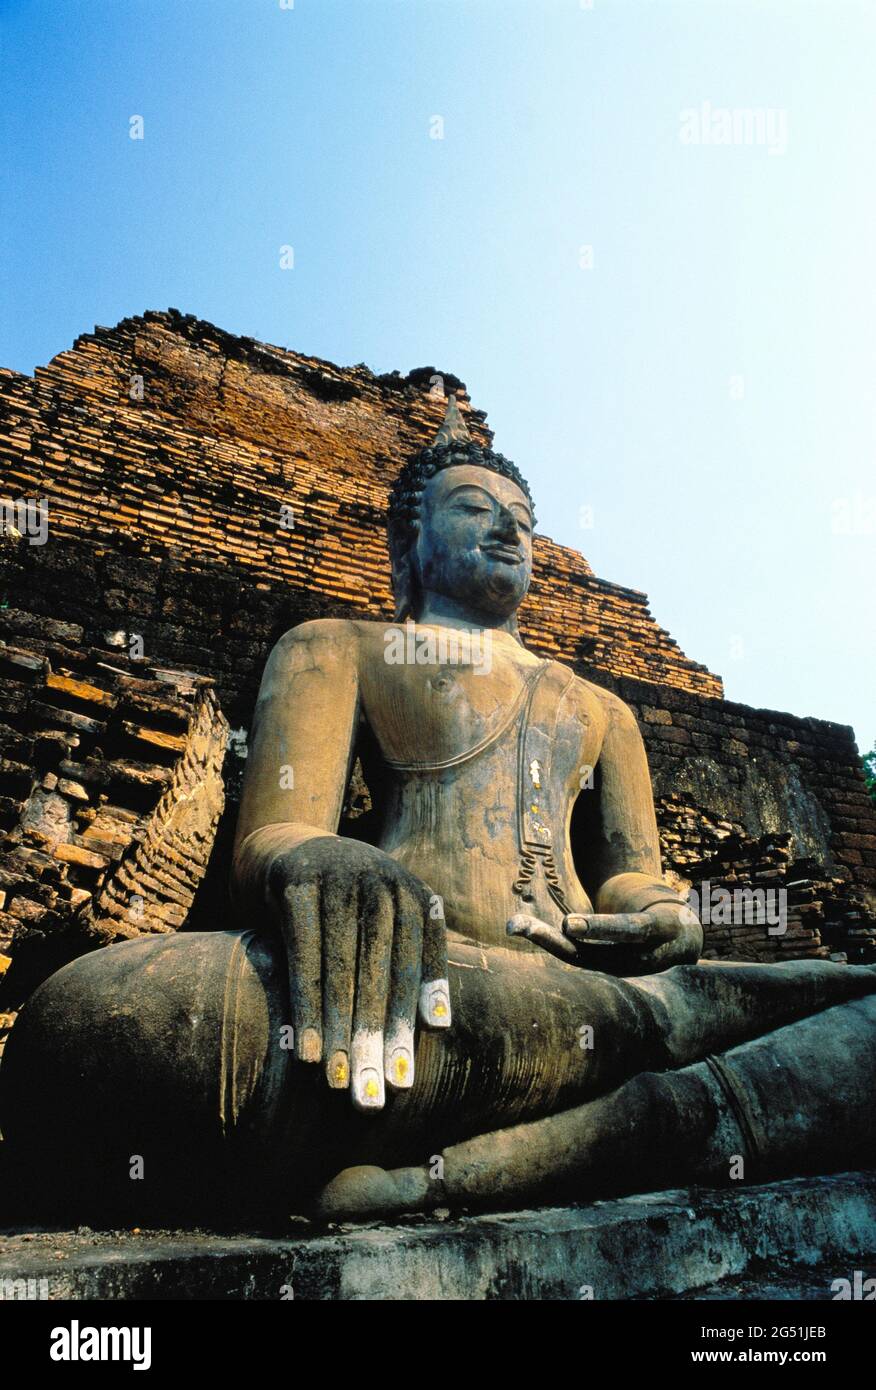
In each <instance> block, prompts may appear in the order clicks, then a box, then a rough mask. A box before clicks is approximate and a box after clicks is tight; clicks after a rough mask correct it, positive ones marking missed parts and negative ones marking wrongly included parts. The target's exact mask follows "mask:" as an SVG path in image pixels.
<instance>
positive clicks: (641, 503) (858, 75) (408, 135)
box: [0, 0, 876, 748]
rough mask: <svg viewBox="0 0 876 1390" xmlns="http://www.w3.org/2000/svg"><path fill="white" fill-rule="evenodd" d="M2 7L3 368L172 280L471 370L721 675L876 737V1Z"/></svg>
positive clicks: (554, 493)
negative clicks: (287, 256) (290, 262)
mask: <svg viewBox="0 0 876 1390" xmlns="http://www.w3.org/2000/svg"><path fill="white" fill-rule="evenodd" d="M0 16H2V35H3V38H2V44H3V55H2V62H3V89H2V97H0V120H2V130H0V137H2V147H3V150H4V177H3V187H2V218H0V255H2V259H3V264H4V266H5V272H4V276H3V285H2V301H0V364H2V365H4V366H11V367H14V368H16V369H17V370H19V371H26V372H31V371H32V370H33V368H34V366H35V365H36V364H39V363H44V362H46V361H48V360H49V359H50V358H51V357H52V356H53V355H54V354H55V353H56V352H59V351H61V350H62V349H63V348H65V347H66V346H68V345H69V344H70V343H71V342H72V341H73V339H74V338H75V337H76V335H77V334H79V333H82V332H87V331H90V330H91V328H92V327H93V325H94V324H95V323H100V324H113V323H116V322H117V321H118V320H119V319H120V318H122V317H124V316H125V315H127V314H136V313H141V312H143V310H145V309H147V308H148V309H164V308H167V307H168V306H171V305H173V306H175V307H177V308H179V309H181V310H182V311H183V312H188V313H194V314H197V315H199V316H200V317H202V318H206V319H209V320H211V321H213V322H215V323H217V324H219V325H220V326H221V327H223V328H225V329H228V330H230V331H232V332H237V333H245V334H250V335H252V336H254V337H258V338H263V339H266V340H268V341H270V342H273V343H278V344H282V345H284V346H288V347H291V348H294V349H297V350H299V351H303V352H307V353H313V354H316V355H318V356H321V357H326V358H329V359H331V360H333V361H336V362H339V363H355V362H360V361H363V362H366V363H367V364H368V365H369V366H370V367H372V368H374V370H376V371H388V370H391V369H393V368H398V369H399V370H401V371H407V370H408V369H410V368H412V367H415V366H423V365H428V364H431V365H434V366H436V367H437V368H439V369H442V368H443V369H445V370H448V371H453V372H455V373H457V374H458V375H459V376H461V377H462V378H463V379H464V380H465V381H466V382H467V384H468V387H469V390H470V391H471V394H472V397H473V400H474V402H475V404H477V405H479V406H481V407H483V408H485V409H486V410H487V411H488V414H489V419H490V423H491V425H492V427H493V428H494V430H495V432H496V445H497V447H498V448H500V449H501V450H502V451H503V452H504V453H506V454H508V455H509V456H510V457H512V458H513V459H515V461H516V462H517V463H518V464H519V465H520V467H521V469H522V470H523V472H524V474H525V475H526V476H527V477H528V479H529V481H530V483H531V485H532V488H533V491H534V493H535V495H536V500H537V502H538V510H539V517H540V529H541V530H543V531H544V532H546V533H547V534H549V535H552V536H553V537H554V538H555V539H556V540H558V541H561V542H563V543H565V544H567V545H572V546H575V547H576V548H577V549H580V550H582V551H583V552H584V553H585V554H586V555H587V557H588V559H589V560H590V561H591V563H592V564H593V566H594V568H595V570H596V571H597V573H598V574H600V575H602V576H604V577H605V578H608V579H611V580H614V581H615V582H617V583H621V584H627V585H630V586H632V587H635V588H641V589H645V590H646V591H647V592H648V594H649V595H650V599H651V606H652V611H653V612H654V615H655V617H656V618H657V620H658V621H659V622H660V623H662V624H663V625H664V626H665V627H667V628H668V629H669V631H670V632H671V633H672V634H673V636H675V637H676V639H677V640H678V641H679V642H680V644H681V645H682V647H683V648H684V650H685V651H686V652H688V654H689V655H691V656H692V657H694V658H695V659H697V660H700V661H704V662H705V663H706V664H707V665H709V666H710V667H711V668H712V669H713V670H715V671H718V672H719V673H721V674H722V675H723V676H724V678H725V682H726V689H727V695H728V697H729V698H731V699H738V700H742V701H744V702H746V703H748V704H752V705H756V706H766V707H773V708H777V709H787V710H790V711H792V712H793V713H795V714H801V715H805V714H815V715H818V716H820V717H822V718H829V719H835V720H838V721H840V722H842V723H850V724H853V725H854V727H855V729H856V732H857V736H858V741H859V744H860V746H861V747H862V748H868V747H871V746H872V745H873V742H874V739H876V709H874V703H876V702H874V689H876V656H874V640H873V591H874V551H876V504H874V497H876V469H874V457H876V404H874V402H876V391H874V380H876V334H874V328H873V325H874V321H876V315H874V310H876V256H874V254H873V244H874V214H876V180H874V177H873V175H874V160H873V148H874V136H876V83H874V82H873V77H872V74H873V69H874V58H876V5H874V4H873V3H870V0H860V3H857V2H853V0H751V3H741V0H721V3H714V0H696V2H695V0H684V2H683V3H673V0H593V4H592V7H588V6H587V5H581V4H580V3H579V0H295V3H294V5H293V6H292V7H291V8H284V7H283V6H282V3H281V0H0ZM704 104H708V105H704ZM723 112H727V113H729V115H728V116H727V117H726V118H725V117H724V116H723V115H722V113H723ZM682 113H687V114H686V115H683V114H682ZM691 113H693V114H691ZM746 113H748V114H747V115H746ZM758 114H759V116H760V120H761V122H762V124H761V125H760V126H757V125H756V124H755V118H756V117H757V116H758ZM134 115H140V116H142V117H143V121H144V128H143V133H144V138H143V139H142V140H131V139H130V138H129V129H130V125H129V123H130V118H131V117H132V116H134ZM734 116H735V120H736V126H735V128H734V125H733V121H734ZM436 117H440V118H441V121H442V122H443V130H442V129H441V126H440V125H439V124H438V123H437V122H436V120H435V118H436ZM725 120H727V121H728V122H729V125H728V126H727V127H726V129H727V130H729V131H730V134H731V139H730V142H729V143H719V141H720V140H722V138H723V134H722V132H724V130H725V126H724V125H722V122H723V121H725ZM746 121H750V122H751V125H750V126H748V127H746V124H745V123H746ZM768 122H771V124H768ZM746 128H747V129H748V130H749V133H751V132H753V134H752V135H751V140H750V143H744V131H745V130H746ZM734 130H735V137H736V139H735V143H734V142H733V139H732V136H733V134H734ZM685 131H686V132H687V135H686V137H685V138H682V137H683V134H684V132H685ZM691 131H693V132H694V135H696V134H698V135H699V137H700V138H699V142H698V143H694V142H693V141H692V139H691ZM436 134H442V135H443V138H433V137H434V136H435V135H436ZM706 136H711V137H712V138H711V139H709V140H708V142H706V139H705V137H706ZM284 245H291V246H292V247H294V269H292V270H282V269H281V268H280V248H281V246H284ZM586 247H589V248H591V250H590V251H589V252H588V251H586V250H584V251H582V248H586ZM582 523H583V524H582Z"/></svg>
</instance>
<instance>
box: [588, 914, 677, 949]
mask: <svg viewBox="0 0 876 1390" xmlns="http://www.w3.org/2000/svg"><path fill="white" fill-rule="evenodd" d="M563 930H564V932H565V933H566V935H567V936H570V937H571V938H572V940H573V941H580V942H581V944H582V945H587V944H588V942H593V943H595V944H599V945H603V944H605V943H606V942H611V943H614V942H619V943H623V944H624V945H630V946H653V945H657V944H658V943H659V942H661V941H668V940H670V939H671V938H672V937H673V936H674V935H675V930H676V928H675V919H674V918H673V919H672V920H671V921H670V922H666V921H664V920H661V919H660V918H658V917H654V916H652V915H651V914H650V913H648V912H611V913H608V912H603V913H596V912H590V913H586V914H584V913H580V914H579V913H569V915H568V916H567V917H564V918H563Z"/></svg>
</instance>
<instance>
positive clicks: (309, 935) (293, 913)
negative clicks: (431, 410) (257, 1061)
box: [283, 883, 322, 1062]
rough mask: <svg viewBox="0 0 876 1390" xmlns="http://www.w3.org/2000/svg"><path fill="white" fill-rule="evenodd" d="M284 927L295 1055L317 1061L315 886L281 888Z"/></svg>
mask: <svg viewBox="0 0 876 1390" xmlns="http://www.w3.org/2000/svg"><path fill="white" fill-rule="evenodd" d="M283 928H284V936H285V941H286V952H287V960H288V965H289V1000H290V1003H291V1006H292V1028H293V1030H294V1033H293V1035H294V1039H295V1056H296V1057H297V1058H298V1060H299V1061H301V1062H318V1061H319V1059H320V1057H321V1056H322V1025H321V1013H322V1000H321V997H320V922H319V890H318V888H317V885H316V884H315V883H300V884H289V885H287V887H286V888H284V890H283Z"/></svg>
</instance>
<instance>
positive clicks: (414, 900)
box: [268, 835, 450, 1110]
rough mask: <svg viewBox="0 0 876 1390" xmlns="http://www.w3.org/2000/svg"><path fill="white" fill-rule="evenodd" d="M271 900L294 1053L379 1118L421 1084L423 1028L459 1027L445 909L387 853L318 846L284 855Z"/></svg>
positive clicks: (337, 841) (320, 842)
mask: <svg viewBox="0 0 876 1390" xmlns="http://www.w3.org/2000/svg"><path fill="white" fill-rule="evenodd" d="M268 891H269V893H270V896H271V899H272V905H273V907H274V909H275V912H276V914H277V917H278V920H279V922H280V926H281V929H282V932H283V938H284V942H285V946H286V955H287V961H288V966H289V991H290V1000H291V1009H292V1018H291V1022H292V1027H293V1032H294V1048H295V1055H296V1057H298V1058H299V1059H300V1060H301V1061H303V1062H323V1063H324V1065H325V1070H326V1078H327V1081H328V1084H329V1086H331V1087H332V1088H334V1089H339V1090H340V1089H346V1088H349V1089H350V1092H351V1096H352V1100H353V1104H354V1105H355V1106H356V1107H357V1109H360V1110H379V1109H381V1108H382V1106H383V1103H384V1096H385V1090H384V1080H385V1081H386V1082H387V1083H388V1084H389V1085H390V1086H392V1087H394V1088H395V1089H397V1090H406V1089H407V1088H408V1087H410V1086H411V1085H412V1084H413V1080H414V1027H415V1024H416V1017H417V1011H418V1009H419V1016H420V1021H421V1022H422V1023H424V1024H426V1025H428V1026H429V1027H432V1028H446V1027H448V1026H449V1024H450V993H449V988H448V981H447V945H446V937H445V928H444V917H443V912H442V910H441V905H440V899H439V898H437V897H436V895H435V894H433V893H432V892H431V891H430V889H428V888H427V887H426V885H425V884H424V883H421V882H420V880H419V879H417V878H414V876H413V875H412V874H410V873H408V871H407V870H406V869H404V868H402V866H401V865H400V864H397V863H396V862H395V860H394V859H391V858H390V856H389V855H387V854H384V853H383V852H382V850H379V849H375V848H374V847H373V846H372V845H367V844H364V843H362V842H361V841H359V840H347V839H343V838H339V837H337V836H333V835H326V836H318V837H316V838H314V839H310V840H307V841H305V842H304V843H303V844H298V845H297V846H296V847H295V848H293V849H289V850H281V851H280V852H278V853H277V854H276V855H275V856H274V858H273V862H272V863H271V867H270V870H269V872H268Z"/></svg>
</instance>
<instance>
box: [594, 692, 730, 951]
mask: <svg viewBox="0 0 876 1390" xmlns="http://www.w3.org/2000/svg"><path fill="white" fill-rule="evenodd" d="M604 708H605V715H606V732H605V737H604V740H603V745H602V751H601V753H600V756H599V762H598V768H599V777H598V792H597V795H598V797H599V805H598V815H597V817H596V826H595V831H596V834H595V842H594V843H593V844H592V845H591V846H590V852H591V854H592V856H593V858H592V863H593V867H594V870H595V873H594V874H593V879H592V881H593V882H594V884H595V886H596V911H597V912H600V913H618V912H649V913H651V914H652V915H655V916H657V917H658V918H660V919H661V920H662V921H663V922H664V924H666V925H667V926H668V927H671V928H672V931H673V935H672V939H670V940H669V941H666V942H664V943H663V944H662V945H660V946H658V947H656V948H652V949H650V950H649V951H647V952H646V956H647V964H648V965H649V966H650V968H652V969H653V968H657V969H665V968H666V966H668V965H676V964H679V963H680V962H683V961H695V960H697V959H698V958H699V954H700V951H701V950H702V944H703V936H702V928H701V926H700V924H699V922H698V921H697V920H696V918H695V917H694V915H693V914H692V913H691V911H690V909H689V908H688V907H687V905H686V904H685V903H684V901H683V900H682V898H681V897H680V896H679V894H678V893H676V892H675V890H674V889H672V888H671V887H670V886H669V884H668V883H667V882H666V880H665V879H664V878H663V875H662V873H661V869H660V841H659V838H658V834H657V817H656V815H655V813H654V796H653V793H652V791H651V776H650V772H649V769H648V758H647V755H646V753H645V745H644V743H643V741H642V735H641V733H640V732H639V726H638V724H637V722H636V719H635V716H634V715H633V712H632V710H631V709H630V708H629V707H628V706H627V705H625V704H624V703H623V702H622V701H621V700H618V699H616V698H614V697H609V698H608V699H607V700H605V704H604ZM585 795H587V793H585ZM644 963H645V962H644V961H643V964H644Z"/></svg>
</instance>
